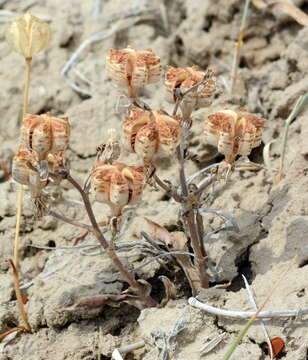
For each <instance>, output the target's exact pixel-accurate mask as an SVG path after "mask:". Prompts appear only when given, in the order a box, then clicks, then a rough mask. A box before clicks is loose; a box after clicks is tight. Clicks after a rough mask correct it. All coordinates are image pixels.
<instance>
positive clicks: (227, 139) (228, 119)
mask: <svg viewBox="0 0 308 360" xmlns="http://www.w3.org/2000/svg"><path fill="white" fill-rule="evenodd" d="M264 126H265V119H263V118H259V117H257V116H255V115H252V114H249V113H247V112H242V111H240V112H235V111H233V110H222V111H219V112H217V113H215V114H211V115H209V116H208V122H207V125H206V128H205V141H206V142H207V143H209V144H210V145H213V146H217V148H218V151H219V152H220V153H221V154H223V155H225V158H226V162H228V163H229V164H232V163H233V162H234V161H235V158H236V156H237V155H242V156H247V155H249V154H250V153H251V150H252V149H253V148H254V147H256V146H259V145H260V143H261V134H262V129H263V128H264Z"/></svg>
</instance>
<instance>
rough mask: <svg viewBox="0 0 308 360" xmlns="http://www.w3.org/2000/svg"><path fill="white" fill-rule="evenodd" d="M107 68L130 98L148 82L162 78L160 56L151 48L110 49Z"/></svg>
mask: <svg viewBox="0 0 308 360" xmlns="http://www.w3.org/2000/svg"><path fill="white" fill-rule="evenodd" d="M106 65H107V70H108V71H109V73H110V74H111V77H112V79H113V80H115V81H116V82H117V83H118V84H119V85H120V87H122V88H123V89H124V92H125V93H126V95H127V96H128V97H129V98H134V97H136V96H137V95H138V93H139V90H140V89H141V88H143V87H144V86H145V85H147V84H153V83H155V82H157V81H158V80H159V78H160V73H161V64H160V58H159V57H158V56H156V55H155V54H154V53H153V52H152V50H151V49H148V50H143V51H137V50H135V49H134V48H132V47H130V46H128V47H127V48H126V49H122V50H115V49H110V50H109V52H108V55H107V63H106Z"/></svg>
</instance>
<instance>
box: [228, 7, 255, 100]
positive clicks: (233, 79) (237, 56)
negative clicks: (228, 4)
mask: <svg viewBox="0 0 308 360" xmlns="http://www.w3.org/2000/svg"><path fill="white" fill-rule="evenodd" d="M250 1H251V0H245V7H244V11H243V16H242V20H241V26H240V32H239V36H238V40H237V43H236V47H235V52H234V58H233V65H232V71H231V87H230V93H232V92H233V91H234V88H235V84H236V79H237V70H238V66H239V63H240V57H241V49H242V45H243V38H244V30H245V28H246V19H247V15H248V10H249V5H250Z"/></svg>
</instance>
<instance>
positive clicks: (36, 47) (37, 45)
mask: <svg viewBox="0 0 308 360" xmlns="http://www.w3.org/2000/svg"><path fill="white" fill-rule="evenodd" d="M50 36H51V30H50V27H49V25H48V24H47V23H45V22H44V21H42V20H40V19H38V18H37V17H35V16H33V15H31V14H29V13H27V14H24V15H23V16H21V17H19V18H18V19H16V20H14V21H12V22H10V23H9V24H8V26H7V29H6V39H7V42H8V43H9V45H10V46H11V48H12V49H13V50H14V51H16V52H18V53H19V54H20V55H22V56H24V57H25V58H28V59H29V58H32V56H33V55H35V54H37V53H39V52H40V51H42V50H44V49H45V48H46V47H47V44H48V42H49V40H50Z"/></svg>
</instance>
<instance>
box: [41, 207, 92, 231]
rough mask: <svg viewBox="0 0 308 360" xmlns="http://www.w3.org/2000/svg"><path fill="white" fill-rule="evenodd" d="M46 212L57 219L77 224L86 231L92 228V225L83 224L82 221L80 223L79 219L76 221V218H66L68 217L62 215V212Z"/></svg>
mask: <svg viewBox="0 0 308 360" xmlns="http://www.w3.org/2000/svg"><path fill="white" fill-rule="evenodd" d="M48 214H49V215H51V216H53V217H54V218H56V219H59V220H62V221H64V222H66V223H68V224H71V225H74V226H77V227H79V228H82V229H86V230H87V231H88V232H89V231H92V230H93V228H92V226H90V225H87V224H83V223H81V222H79V221H76V220H73V219H70V218H68V217H66V216H64V215H62V214H58V213H57V212H55V211H53V210H49V212H48Z"/></svg>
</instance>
